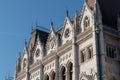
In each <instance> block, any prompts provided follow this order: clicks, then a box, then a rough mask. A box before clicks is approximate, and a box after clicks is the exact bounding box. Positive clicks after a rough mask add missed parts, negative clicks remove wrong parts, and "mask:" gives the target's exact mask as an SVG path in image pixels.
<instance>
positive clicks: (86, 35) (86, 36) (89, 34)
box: [76, 27, 93, 45]
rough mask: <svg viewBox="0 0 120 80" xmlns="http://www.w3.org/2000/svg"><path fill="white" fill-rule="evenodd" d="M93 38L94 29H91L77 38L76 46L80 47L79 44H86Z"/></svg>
mask: <svg viewBox="0 0 120 80" xmlns="http://www.w3.org/2000/svg"><path fill="white" fill-rule="evenodd" d="M92 36H93V34H92V27H90V28H88V29H87V30H86V31H84V32H82V33H80V34H78V35H77V36H76V44H77V45H79V44H81V43H83V42H85V41H86V40H88V39H90V38H91V37H92Z"/></svg>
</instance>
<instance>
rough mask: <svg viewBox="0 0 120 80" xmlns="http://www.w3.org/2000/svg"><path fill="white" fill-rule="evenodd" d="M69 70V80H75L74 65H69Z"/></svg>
mask: <svg viewBox="0 0 120 80" xmlns="http://www.w3.org/2000/svg"><path fill="white" fill-rule="evenodd" d="M68 70H69V72H68V74H69V80H73V64H72V63H70V64H69V67H68Z"/></svg>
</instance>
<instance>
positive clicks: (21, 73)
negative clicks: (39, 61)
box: [17, 69, 26, 80]
mask: <svg viewBox="0 0 120 80" xmlns="http://www.w3.org/2000/svg"><path fill="white" fill-rule="evenodd" d="M25 76H26V69H24V70H23V71H21V72H20V73H18V74H17V80H21V79H23V78H24V77H25Z"/></svg>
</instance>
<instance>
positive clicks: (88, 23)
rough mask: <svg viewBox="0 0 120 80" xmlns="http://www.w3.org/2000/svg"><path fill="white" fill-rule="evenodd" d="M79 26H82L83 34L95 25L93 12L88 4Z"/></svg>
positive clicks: (85, 5)
mask: <svg viewBox="0 0 120 80" xmlns="http://www.w3.org/2000/svg"><path fill="white" fill-rule="evenodd" d="M79 24H80V26H81V29H82V32H83V31H85V30H86V29H88V28H89V27H92V24H93V11H92V10H91V9H90V7H89V5H88V4H87V3H86V2H85V3H84V7H83V10H82V13H81V17H80V22H79Z"/></svg>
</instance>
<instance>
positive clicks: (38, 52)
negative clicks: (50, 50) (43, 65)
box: [36, 49, 40, 57]
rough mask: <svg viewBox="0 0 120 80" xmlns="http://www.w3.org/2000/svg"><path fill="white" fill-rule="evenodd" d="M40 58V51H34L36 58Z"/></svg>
mask: <svg viewBox="0 0 120 80" xmlns="http://www.w3.org/2000/svg"><path fill="white" fill-rule="evenodd" d="M39 56H40V49H37V51H36V57H39Z"/></svg>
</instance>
